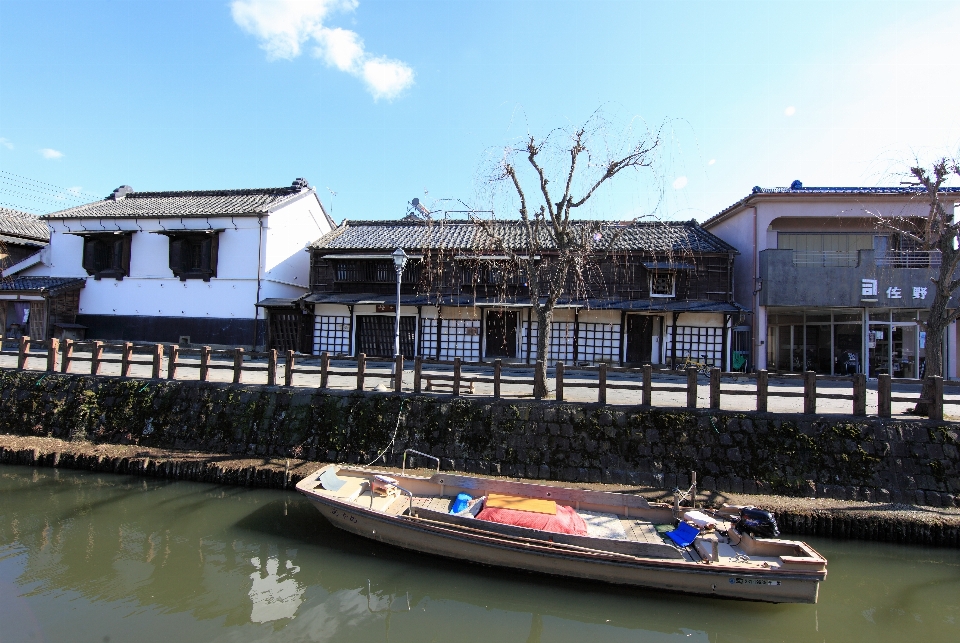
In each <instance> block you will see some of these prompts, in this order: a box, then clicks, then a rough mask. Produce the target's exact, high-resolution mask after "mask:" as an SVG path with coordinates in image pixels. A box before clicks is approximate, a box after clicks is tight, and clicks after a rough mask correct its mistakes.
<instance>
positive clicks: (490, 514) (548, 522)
mask: <svg viewBox="0 0 960 643" xmlns="http://www.w3.org/2000/svg"><path fill="white" fill-rule="evenodd" d="M477 518H479V519H480V520H488V521H490V522H497V523H500V524H502V525H513V526H515V527H526V528H527V529H539V530H540V531H551V532H553V533H555V534H573V535H574V536H586V535H587V523H585V522H584V521H583V518H581V517H580V515H579V514H578V513H577V512H576V511H575V510H574V508H573V507H565V506H563V505H557V513H555V514H546V513H540V512H536V511H521V510H519V509H503V508H500V507H491V506H490V503H489V502H487V504H486V506H485V507H484V508H483V511H481V512H480V513H478V514H477Z"/></svg>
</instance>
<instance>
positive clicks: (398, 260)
mask: <svg viewBox="0 0 960 643" xmlns="http://www.w3.org/2000/svg"><path fill="white" fill-rule="evenodd" d="M406 263H407V253H406V252H404V251H403V248H397V249H396V250H394V251H393V267H394V268H395V269H396V271H397V323H396V325H395V328H394V335H393V356H394V357H396V356H397V355H399V354H400V276H401V275H402V274H403V267H404V266H405V265H406Z"/></svg>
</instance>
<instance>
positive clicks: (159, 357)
mask: <svg viewBox="0 0 960 643" xmlns="http://www.w3.org/2000/svg"><path fill="white" fill-rule="evenodd" d="M162 369H163V344H154V345H153V372H152V373H150V377H151V378H153V379H155V380H158V379H160V373H161V372H162Z"/></svg>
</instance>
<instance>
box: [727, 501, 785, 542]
mask: <svg viewBox="0 0 960 643" xmlns="http://www.w3.org/2000/svg"><path fill="white" fill-rule="evenodd" d="M733 526H734V527H736V528H737V531H739V532H740V533H741V534H750V535H751V536H754V537H756V538H776V537H777V536H779V535H780V530H779V529H778V528H777V519H776V518H774V517H773V514H772V513H770V512H769V511H763V510H762V509H748V508H744V509H741V510H740V518H739V519H738V520H737V522H736V523H734V525H733Z"/></svg>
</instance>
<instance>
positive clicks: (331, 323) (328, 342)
mask: <svg viewBox="0 0 960 643" xmlns="http://www.w3.org/2000/svg"><path fill="white" fill-rule="evenodd" d="M313 352H314V354H315V355H319V354H320V353H323V352H327V353H330V354H331V355H349V354H350V318H349V317H346V316H340V315H316V316H315V317H314V322H313Z"/></svg>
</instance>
